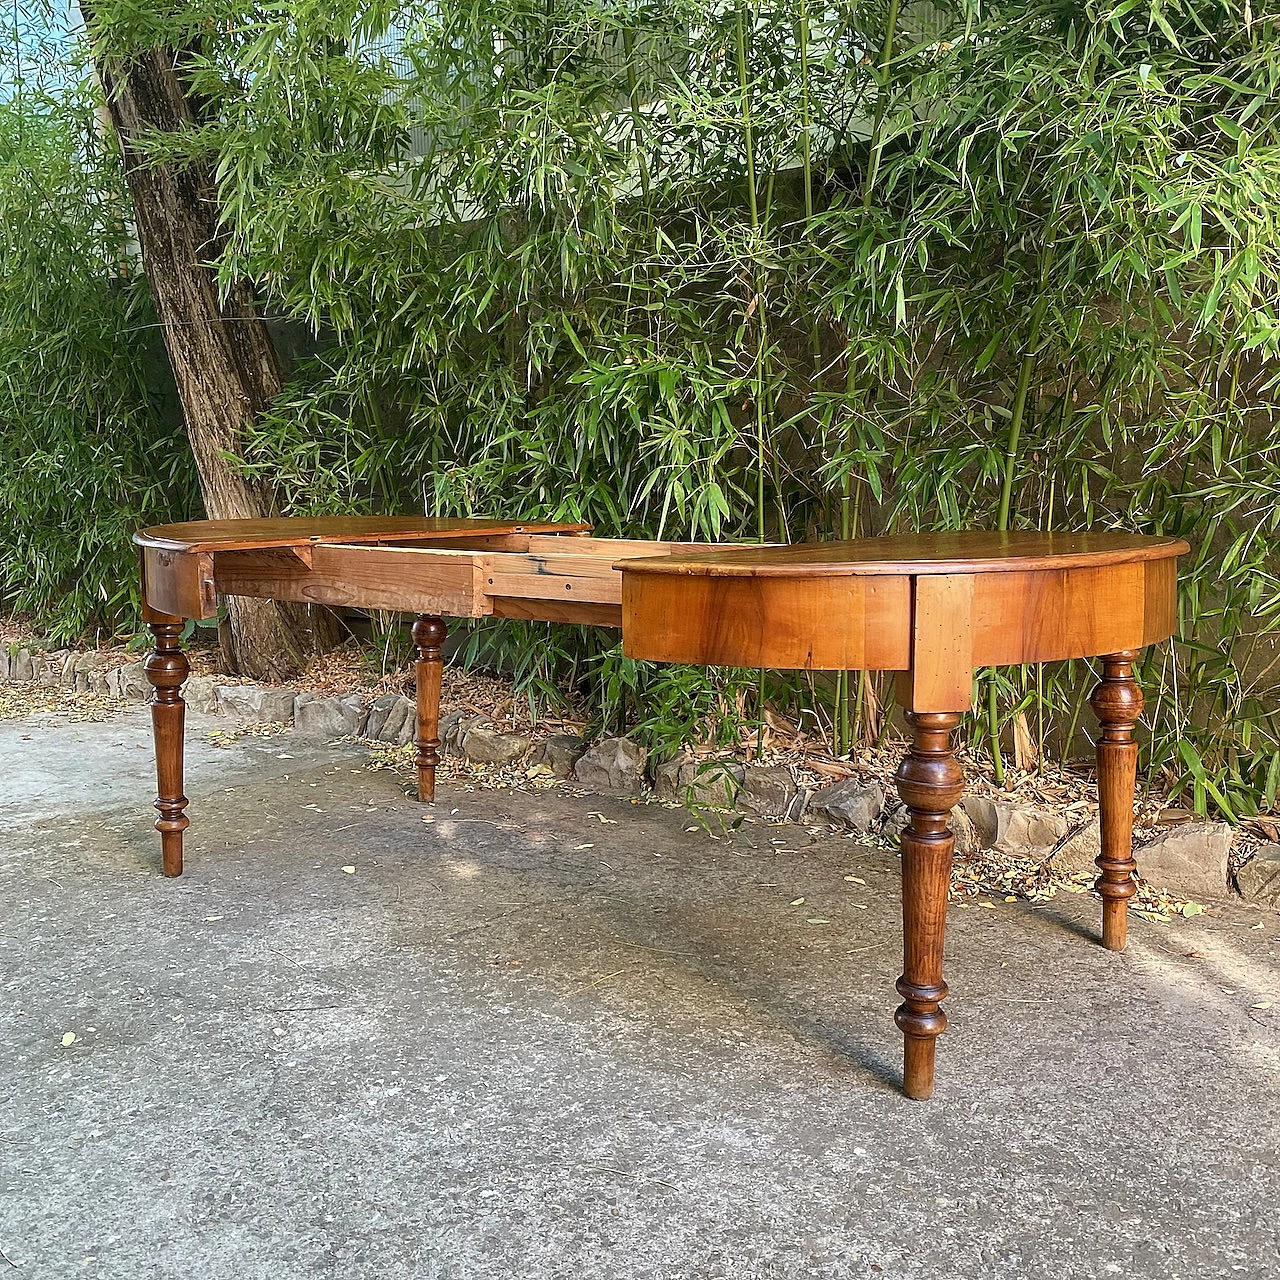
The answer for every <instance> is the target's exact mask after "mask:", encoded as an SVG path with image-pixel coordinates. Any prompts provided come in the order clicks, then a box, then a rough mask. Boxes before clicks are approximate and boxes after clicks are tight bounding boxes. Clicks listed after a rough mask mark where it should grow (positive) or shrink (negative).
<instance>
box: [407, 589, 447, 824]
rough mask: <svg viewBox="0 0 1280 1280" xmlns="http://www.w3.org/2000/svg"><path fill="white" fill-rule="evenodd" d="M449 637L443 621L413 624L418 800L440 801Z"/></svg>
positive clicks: (420, 620)
mask: <svg viewBox="0 0 1280 1280" xmlns="http://www.w3.org/2000/svg"><path fill="white" fill-rule="evenodd" d="M447 634H448V632H447V629H446V627H445V624H444V621H443V619H441V618H435V617H432V616H431V615H429V614H425V613H424V614H422V615H420V616H419V618H418V620H417V621H416V622H415V623H414V624H413V643H414V645H415V646H416V647H417V650H418V660H417V662H416V663H415V665H414V675H415V678H416V680H417V685H418V755H417V761H416V763H417V766H418V799H419V800H421V801H424V802H428V803H429V802H431V801H434V800H435V798H436V765H438V764H439V763H440V681H441V677H442V676H443V674H444V641H445V636H446V635H447Z"/></svg>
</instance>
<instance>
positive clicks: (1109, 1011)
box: [0, 711, 1280, 1280]
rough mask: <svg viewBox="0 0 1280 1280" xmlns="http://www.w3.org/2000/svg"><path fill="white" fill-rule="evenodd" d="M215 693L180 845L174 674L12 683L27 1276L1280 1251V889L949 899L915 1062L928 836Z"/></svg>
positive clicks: (660, 1267)
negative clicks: (163, 853)
mask: <svg viewBox="0 0 1280 1280" xmlns="http://www.w3.org/2000/svg"><path fill="white" fill-rule="evenodd" d="M207 727H209V726H208V722H200V721H199V720H198V719H196V718H193V722H192V724H191V726H190V732H189V749H188V762H189V765H188V787H187V791H188V794H189V795H190V797H191V807H190V809H189V813H190V816H191V819H192V828H191V831H190V833H189V836H188V849H187V867H188V870H187V874H186V875H185V876H184V877H183V878H182V879H181V880H176V881H166V880H163V879H162V878H161V877H160V876H159V874H158V865H159V849H158V842H157V840H156V838H155V836H154V833H153V832H152V831H151V818H152V817H153V816H154V815H153V814H152V813H151V811H150V810H149V807H148V806H149V803H150V800H151V798H152V794H153V786H152V781H151V774H150V770H151V757H150V747H149V731H148V728H147V721H146V717H145V712H141V711H135V712H130V713H128V714H125V715H123V716H121V717H119V718H115V719H112V720H109V721H106V722H103V723H98V724H61V725H59V724H58V723H56V722H49V721H35V720H27V721H10V722H6V723H3V724H0V760H2V761H3V766H4V767H3V769H2V770H0V828H2V830H0V991H2V992H3V1006H2V1007H0V1035H2V1039H0V1249H2V1250H3V1256H2V1257H0V1277H2V1276H4V1275H7V1274H10V1272H12V1274H13V1275H14V1276H15V1277H16V1278H17V1280H46V1278H53V1277H57V1278H59V1280H61V1278H63V1277H79V1276H96V1277H110V1278H111V1280H149V1278H151V1277H166V1278H168V1277H175V1278H176V1277H181V1278H182V1280H222V1278H224V1277H226V1278H227V1280H231V1278H233V1277H234V1280H257V1278H259V1277H262V1278H263V1280H266V1278H267V1277H270V1278H271V1280H295V1278H296V1280H304V1278H307V1280H310V1278H311V1277H342V1278H343V1280H348V1278H362V1277H371V1278H372V1277H378V1278H379V1280H398V1278H400V1277H423V1278H424V1280H425V1278H428V1277H431V1278H434V1277H448V1278H453V1277H459V1278H462V1277H479V1276H483V1277H507V1276H511V1277H520V1280H570V1278H573V1280H579V1278H583V1277H587V1278H590V1277H618V1278H620V1280H648V1278H653V1280H658V1278H663V1280H697V1278H701V1277H714V1276H720V1277H728V1278H731V1280H737V1278H742V1280H753V1278H755V1277H769V1278H773V1277H788V1278H789V1277H802V1276H804V1277H808V1276H821V1277H828V1276H829V1277H845V1276H857V1277H862V1276H868V1277H871V1276H876V1277H884V1278H890V1277H898V1276H920V1277H966V1278H968V1277H980V1276H1000V1277H1041V1276H1043V1277H1090V1278H1092V1277H1099V1276H1108V1275H1117V1276H1143V1277H1146V1276H1150V1277H1157V1276H1158V1277H1161V1278H1162V1280H1178V1278H1180V1277H1182V1278H1190V1277H1206V1276H1214V1277H1217V1276H1229V1275H1241V1276H1248V1277H1261V1276H1274V1275H1277V1274H1280V1261H1278V1260H1280V1237H1278V1231H1280V1209H1278V1207H1277V1202H1278V1199H1280V1195H1278V1193H1277V1187H1278V1186H1280V1151H1278V1147H1280V1075H1278V1068H1280V967H1278V963H1277V950H1280V917H1277V916H1275V915H1265V916H1264V915H1263V914H1262V913H1261V912H1259V911H1257V910H1250V909H1245V908H1242V907H1232V906H1228V907H1224V908H1223V909H1222V911H1221V914H1220V915H1217V916H1214V917H1211V918H1207V917H1202V918H1199V919H1196V920H1191V921H1185V922H1178V923H1176V924H1172V925H1153V924H1149V923H1146V922H1144V921H1141V920H1138V921H1135V923H1134V925H1133V938H1132V942H1131V944H1130V947H1129V950H1128V951H1127V952H1126V953H1124V954H1122V955H1111V954H1108V953H1107V952H1104V951H1103V950H1102V949H1101V948H1100V947H1099V946H1097V945H1096V943H1095V941H1094V937H1095V931H1096V927H1097V916H1098V904H1097V903H1096V902H1095V901H1093V900H1091V899H1088V898H1080V897H1073V896H1070V895H1060V896H1059V897H1058V898H1056V899H1054V900H1052V901H1051V902H1050V903H1048V904H1045V905H1038V906H1030V905H1028V904H1025V903H1018V904H1010V905H1006V904H1003V903H1000V904H999V905H998V906H997V907H996V908H995V909H994V910H986V909H982V908H979V907H976V906H965V907H953V909H952V912H951V919H950V929H949V936H948V953H947V954H948V963H947V974H948V978H949V980H950V982H951V986H952V989H953V993H954V994H953V995H952V997H951V999H950V1001H949V1002H948V1008H949V1011H950V1015H951V1020H952V1023H951V1029H950V1031H949V1032H948V1033H947V1034H946V1035H945V1036H944V1037H943V1039H942V1041H941V1042H940V1052H939V1077H938V1079H939V1083H938V1091H937V1093H936V1095H935V1097H934V1099H933V1101H932V1102H930V1103H913V1102H910V1101H908V1100H906V1099H905V1098H903V1097H902V1096H901V1095H900V1093H899V1092H898V1088H897V1081H898V1073H899V1068H900V1063H899V1055H900V1040H899V1036H898V1033H897V1031H896V1030H895V1028H894V1026H893V1023H892V1021H891V1012H892V1009H893V1007H894V1005H895V1004H896V997H895V995H894V992H893V980H894V978H895V977H896V976H897V974H898V971H899V965H900V953H899V945H900V944H899V923H898V914H897V905H898V904H897V892H898V889H897V874H896V865H895V860H894V859H893V858H892V857H891V856H890V855H888V854H886V853H884V852H879V851H875V850H871V849H868V848H865V847H863V846H860V845H858V844H855V843H853V842H851V841H849V840H847V839H840V838H824V839H817V840H811V838H810V836H809V835H808V834H807V833H806V832H805V831H804V830H803V829H798V828H794V827H792V828H786V827H782V828H771V827H767V826H752V827H747V828H744V829H743V830H742V831H741V832H739V833H737V834H736V835H733V836H728V837H725V838H723V839H719V840H715V839H712V838H711V837H710V836H709V835H708V834H707V833H706V832H704V831H700V830H696V829H695V830H692V831H691V830H688V829H687V828H689V827H690V826H692V825H693V824H692V823H691V822H690V821H689V819H688V816H687V815H685V814H683V813H682V812H680V811H672V810H667V809H663V808H661V807H658V806H635V805H632V804H629V803H627V802H625V801H620V800H610V799H600V798H585V799H584V798H581V797H574V796H571V795H568V794H565V793H562V792H556V791H552V792H544V793H538V794H536V795H526V794H513V793H504V792H491V791H489V792H484V791H477V792H470V793H469V792H463V791H459V790H445V791H444V793H443V795H442V803H441V804H439V805H438V806H437V807H436V808H435V810H434V813H429V811H427V810H424V809H423V808H421V807H419V806H418V805H417V804H416V803H414V802H412V801H411V800H409V799H407V798H406V797H405V795H404V794H403V793H402V791H401V789H400V787H399V785H398V784H397V783H396V781H395V780H394V779H393V778H392V777H391V776H389V775H388V774H385V773H374V772H370V771H368V770H365V769H363V768H361V762H362V759H363V757H362V755H361V753H360V752H359V751H357V750H356V749H354V748H351V747H340V746H314V745H313V746H307V745H305V744H302V743H299V742H298V741H297V740H296V739H295V738H294V737H293V736H292V735H287V736H284V737H281V738H275V739H253V738H250V739H245V740H242V741H240V742H238V743H236V744H235V745H234V746H232V747H231V748H229V749H215V748H214V747H212V746H211V745H209V744H208V743H207V742H205V741H203V740H202V738H201V736H200V732H201V729H202V728H207ZM290 757H292V758H290ZM428 817H431V818H433V820H430V821H429V820H427V818H428ZM851 875H852V876H857V877H859V879H860V880H864V881H865V882H866V883H865V885H864V884H861V883H859V882H858V881H851V880H846V879H845V877H846V876H851ZM801 898H803V899H804V901H803V902H802V903H800V902H797V899H801ZM1268 1003H1271V1007H1269V1008H1259V1007H1255V1006H1262V1005H1267V1004H1268ZM71 1035H74V1037H75V1039H74V1040H69V1037H70V1036H71Z"/></svg>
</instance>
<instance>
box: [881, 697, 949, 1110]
mask: <svg viewBox="0 0 1280 1280" xmlns="http://www.w3.org/2000/svg"><path fill="white" fill-rule="evenodd" d="M907 722H908V723H909V724H910V726H911V732H912V741H911V748H910V750H909V752H908V753H907V756H906V758H905V759H904V760H903V761H902V763H901V764H900V765H899V766H898V772H897V773H896V774H895V775H894V781H895V782H896V783H897V786H898V794H899V795H900V796H901V797H902V802H903V803H904V804H905V805H906V806H907V813H908V815H909V816H908V822H907V825H906V827H905V829H904V830H903V832H902V951H903V963H902V977H901V978H899V979H898V984H897V986H898V994H899V995H900V996H901V997H902V1004H901V1006H899V1008H898V1011H897V1013H895V1014H894V1016H893V1020H894V1021H895V1022H896V1023H897V1024H898V1026H899V1028H900V1029H901V1031H902V1034H903V1036H904V1037H905V1040H904V1045H903V1070H902V1083H903V1088H904V1089H905V1090H906V1094H907V1097H909V1098H927V1097H929V1096H930V1095H931V1094H932V1093H933V1058H934V1049H935V1047H936V1044H937V1039H938V1037H939V1036H940V1035H941V1034H942V1033H943V1031H945V1030H946V1028H947V1015H946V1014H945V1013H943V1011H942V1009H941V1008H940V1007H939V1006H940V1005H941V1003H942V1001H943V1000H944V999H945V998H946V994H947V984H946V983H945V982H944V981H943V980H942V936H943V931H944V930H945V928H946V923H947V893H948V891H949V890H950V888H951V855H952V852H953V851H954V849H955V843H956V842H955V837H954V836H953V835H952V834H951V828H950V826H949V824H948V821H947V819H948V815H949V814H950V812H951V809H952V807H953V806H954V805H955V804H957V803H958V802H959V800H960V796H961V793H962V792H963V790H964V773H963V772H962V770H961V768H960V764H959V762H958V761H957V760H956V758H955V754H954V752H953V751H952V746H951V733H952V731H953V730H954V729H955V727H956V725H958V724H959V723H960V717H959V715H957V714H955V713H953V712H949V711H947V712H932V711H931V712H915V711H909V712H907Z"/></svg>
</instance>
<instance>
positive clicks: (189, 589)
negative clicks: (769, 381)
mask: <svg viewBox="0 0 1280 1280" xmlns="http://www.w3.org/2000/svg"><path fill="white" fill-rule="evenodd" d="M135 542H137V544H138V545H139V548H140V553H141V559H142V573H143V598H144V612H145V616H146V619H147V621H148V623H149V625H150V626H151V629H152V631H153V633H154V634H155V637H156V645H155V650H154V651H153V653H152V654H151V655H150V657H149V658H148V659H147V662H146V671H147V676H148V678H149V680H150V681H151V683H152V685H153V686H154V689H155V693H154V696H153V699H152V719H153V725H154V730H155V740H156V772H157V779H158V784H159V785H158V790H159V798H158V799H157V801H156V808H157V810H159V813H160V817H159V819H158V820H157V822H156V827H157V829H158V830H159V831H160V833H161V837H162V842H163V854H164V857H163V864H164V870H165V873H166V874H167V875H178V874H180V873H181V871H182V837H183V832H184V831H185V830H186V828H187V826H188V819H187V816H186V814H185V812H184V811H185V809H186V807H187V799H186V797H185V796H184V795H183V794H182V732H183V702H182V697H181V686H182V683H183V681H184V680H185V679H186V676H187V673H188V664H187V660H186V658H185V655H183V653H182V650H181V645H180V642H179V637H180V634H181V631H182V625H183V621H184V619H187V618H207V617H211V616H215V615H216V613H217V606H218V598H219V596H224V595H244V596H252V597H258V598H268V599H278V600H291V601H298V602H304V603H307V602H309V603H314V604H325V605H334V606H345V607H350V608H356V609H360V608H364V609H399V610H403V611H405V612H410V613H415V614H417V615H418V616H417V620H416V621H415V623H414V624H413V638H414V643H415V645H416V649H417V670H416V675H417V698H418V708H417V709H418V720H417V743H418V753H417V764H418V777H419V786H418V794H419V798H420V799H422V800H427V801H430V800H432V799H434V796H435V769H436V766H437V765H438V764H439V761H440V754H439V752H440V742H439V738H438V731H439V704H440V673H441V667H442V662H443V649H444V641H445V638H446V634H447V633H446V624H445V622H444V619H445V618H446V617H484V616H494V617H514V618H530V619H545V620H548V621H557V622H582V623H588V624H591V625H597V626H599V625H603V626H615V627H620V628H621V630H622V640H623V648H624V652H625V653H626V654H627V655H628V656H630V657H633V658H644V659H651V660H654V661H659V662H678V663H695V664H716V665H721V664H722V665H728V666H740V667H767V668H777V669H799V670H810V671H847V670H853V671H858V670H865V671H891V672H896V673H897V678H896V682H895V685H896V692H897V697H898V700H899V702H900V703H901V705H902V708H903V711H904V713H905V716H906V721H907V725H908V727H909V732H910V744H909V746H908V749H907V752H906V755H905V757H904V759H903V761H902V763H901V765H900V766H899V768H898V771H897V774H896V776H895V782H896V785H897V789H898V793H899V795H900V796H901V798H902V800H903V803H904V804H905V805H906V808H907V813H908V820H907V825H906V827H905V828H904V830H903V832H902V836H901V852H902V919H903V972H902V976H901V977H900V978H899V979H898V982H897V989H898V992H899V994H900V995H901V997H902V1004H901V1006H900V1007H899V1008H898V1011H897V1013H896V1015H895V1021H896V1022H897V1025H898V1027H899V1028H900V1029H901V1031H902V1033H903V1037H904V1046H905V1048H904V1070H903V1085H904V1089H905V1091H906V1093H907V1094H908V1095H909V1096H911V1097H913V1098H927V1097H929V1096H930V1095H931V1094H932V1092H933V1084H934V1051H935V1047H936V1042H937V1038H938V1036H939V1035H940V1034H941V1032H942V1031H943V1030H944V1029H945V1028H946V1025H947V1019H946V1015H945V1014H944V1012H943V1011H942V1008H941V1004H942V1001H943V999H944V998H945V997H946V995H947V985H946V983H945V982H944V980H943V973H942V968H943V964H942V961H943V934H944V928H945V924H946V912H947V897H948V891H949V887H950V879H951V864H952V855H953V852H954V844H955V841H954V837H953V835H952V833H951V831H950V827H949V814H950V811H951V809H952V808H953V806H955V805H956V804H957V803H958V802H959V800H960V798H961V795H962V793H963V789H964V776H963V771H962V769H961V767H960V764H959V762H958V761H957V759H956V755H955V748H954V742H953V735H954V733H955V730H956V728H957V726H958V725H959V723H960V718H961V716H962V715H963V714H964V713H965V712H966V711H968V710H970V708H971V705H972V700H973V677H974V672H975V670H976V669H978V668H981V667H989V666H1002V665H1016V664H1022V663H1035V662H1054V661H1060V660H1064V659H1069V658H1100V659H1101V668H1102V670H1101V680H1100V682H1099V683H1098V685H1097V687H1096V688H1095V689H1094V690H1093V693H1092V697H1091V698H1090V705H1091V707H1092V708H1093V711H1094V713H1095V715H1096V716H1097V719H1098V723H1099V733H1098V738H1097V763H1098V799H1099V810H1100V827H1101V840H1100V846H1101V847H1100V850H1099V854H1098V858H1097V864H1098V869H1099V876H1098V881H1097V891H1098V893H1099V895H1100V896H1101V898H1102V904H1103V917H1102V942H1103V945H1104V946H1106V947H1108V948H1110V949H1112V950H1119V949H1120V948H1122V947H1123V946H1124V945H1125V938H1126V925H1127V910H1128V903H1129V899H1130V898H1131V897H1132V896H1133V894H1134V893H1135V891H1136V886H1135V884H1134V873H1135V871H1136V863H1135V861H1134V857H1133V838H1132V837H1133V803H1134V787H1135V779H1136V771H1137V754H1138V747H1137V742H1136V741H1135V738H1134V730H1135V727H1136V725H1137V722H1138V719H1139V717H1140V716H1141V714H1142V707H1143V702H1142V693H1141V691H1140V689H1139V687H1138V684H1137V682H1136V680H1135V678H1134V673H1133V668H1134V664H1135V662H1136V661H1137V659H1138V658H1139V657H1140V656H1141V651H1142V650H1143V649H1144V648H1145V647H1146V646H1148V645H1151V644H1154V643H1157V642H1159V641H1162V640H1165V639H1167V638H1168V637H1169V636H1171V635H1172V634H1173V633H1174V631H1175V630H1176V628H1177V616H1178V615H1177V560H1178V557H1179V556H1180V555H1182V554H1184V553H1185V552H1186V551H1188V550H1189V548H1188V546H1187V544H1186V543H1185V542H1183V541H1182V540H1180V539H1178V538H1172V537H1145V536H1139V535H1135V534H1128V533H1121V532H1090V533H1036V532H1012V533H983V532H973V533H938V534H910V535H901V536H894V537H885V538H869V539H862V540H857V541H852V542H818V543H805V544H799V545H792V546H768V545H758V544H750V545H746V544H740V545H733V546H709V545H697V544H690V543H675V542H651V541H644V540H639V541H625V540H615V539H607V538H594V537H592V536H591V534H590V528H589V526H585V525H572V524H557V523H551V522H530V521H526V522H516V521H502V520H449V519H431V518H424V517H414V516H389V517H380V516H369V517H340V516H335V517H316V518H293V519H279V520H228V521H197V522H193V523H188V524H181V525H168V526H163V527H158V528H152V529H146V530H144V531H143V532H141V533H140V534H138V535H137V536H136V538H135Z"/></svg>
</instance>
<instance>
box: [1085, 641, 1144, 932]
mask: <svg viewBox="0 0 1280 1280" xmlns="http://www.w3.org/2000/svg"><path fill="white" fill-rule="evenodd" d="M1137 657H1138V653H1137V652H1136V651H1134V650H1127V651H1125V652H1123V653H1113V654H1110V655H1109V656H1107V657H1105V658H1103V660H1102V680H1101V682H1100V683H1099V685H1098V687H1097V688H1096V689H1095V690H1094V691H1093V696H1092V697H1091V698H1090V699H1089V705H1090V706H1091V707H1092V708H1093V713H1094V715H1096V716H1097V717H1098V723H1099V725H1100V726H1101V732H1100V733H1099V735H1098V809H1099V823H1100V826H1101V829H1102V841H1101V843H1102V851H1101V852H1100V853H1099V854H1098V857H1097V864H1098V871H1099V873H1100V874H1099V876H1098V880H1097V884H1096V886H1095V887H1096V888H1097V891H1098V893H1099V895H1100V896H1101V898H1102V945H1103V946H1104V947H1106V948H1107V950H1109V951H1122V950H1123V949H1124V945H1125V940H1126V936H1127V932H1128V924H1129V899H1130V898H1132V897H1133V895H1134V894H1135V893H1136V892H1137V891H1138V890H1137V886H1136V885H1135V884H1134V883H1133V873H1134V871H1136V870H1137V865H1138V864H1137V863H1136V862H1135V861H1134V857H1133V797H1134V789H1135V784H1136V782H1137V776H1138V744H1137V742H1135V741H1134V737H1133V730H1134V726H1135V725H1136V724H1137V722H1138V718H1139V717H1140V716H1141V715H1142V690H1141V689H1140V688H1139V687H1138V683H1137V681H1136V680H1134V678H1133V663H1134V661H1135V660H1136V659H1137Z"/></svg>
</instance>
